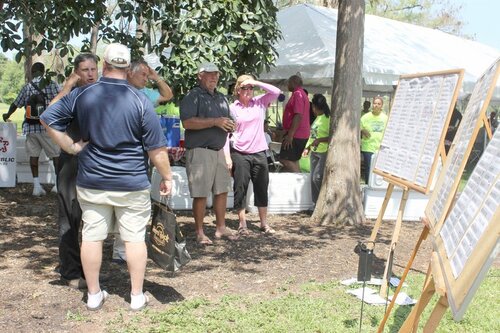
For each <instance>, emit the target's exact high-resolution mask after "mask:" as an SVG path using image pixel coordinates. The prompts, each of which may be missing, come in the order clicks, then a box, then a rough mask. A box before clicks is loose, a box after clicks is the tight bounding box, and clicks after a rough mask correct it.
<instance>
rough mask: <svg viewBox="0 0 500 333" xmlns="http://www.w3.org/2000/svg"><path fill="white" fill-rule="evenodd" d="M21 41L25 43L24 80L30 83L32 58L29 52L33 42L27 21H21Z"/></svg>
mask: <svg viewBox="0 0 500 333" xmlns="http://www.w3.org/2000/svg"><path fill="white" fill-rule="evenodd" d="M23 40H24V41H26V50H25V55H26V60H25V61H24V80H25V81H26V82H29V81H31V79H32V77H31V66H32V65H33V56H32V54H31V53H32V52H31V42H32V41H33V36H32V35H31V33H30V28H29V23H28V22H27V20H24V21H23Z"/></svg>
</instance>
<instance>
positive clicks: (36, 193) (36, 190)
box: [33, 186, 47, 197]
mask: <svg viewBox="0 0 500 333" xmlns="http://www.w3.org/2000/svg"><path fill="white" fill-rule="evenodd" d="M45 194H47V192H45V190H44V189H43V188H42V187H38V186H35V187H34V188H33V196H35V197H40V196H42V195H45Z"/></svg>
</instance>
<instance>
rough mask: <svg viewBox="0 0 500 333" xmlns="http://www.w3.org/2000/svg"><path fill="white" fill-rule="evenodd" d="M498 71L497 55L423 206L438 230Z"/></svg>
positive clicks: (480, 81)
mask: <svg viewBox="0 0 500 333" xmlns="http://www.w3.org/2000/svg"><path fill="white" fill-rule="evenodd" d="M499 73H500V59H498V60H497V61H496V62H495V63H494V64H492V65H491V66H490V68H488V69H487V70H486V72H485V73H484V74H483V76H482V77H481V78H480V79H479V80H478V81H477V83H476V85H475V87H474V90H473V92H472V95H471V97H470V100H469V103H468V104H467V108H466V109H465V112H464V115H463V118H462V121H461V123H460V127H459V128H458V130H457V133H456V135H455V138H454V140H453V143H452V145H451V148H450V151H449V155H448V158H447V159H446V162H445V165H444V167H443V172H442V174H441V175H440V177H439V179H438V181H437V184H436V187H435V189H434V191H433V195H432V196H431V199H430V200H429V205H427V207H426V209H425V215H426V216H427V218H428V220H429V222H430V225H431V228H432V229H436V230H437V231H439V230H440V225H441V224H442V223H443V221H444V219H445V218H446V214H447V212H448V210H449V208H450V206H451V203H452V201H453V199H454V198H455V193H456V191H457V188H458V185H459V183H460V179H461V177H462V173H463V170H464V168H465V165H466V163H467V159H468V157H469V154H470V152H471V150H472V146H473V145H474V141H475V139H476V137H477V135H478V132H479V129H480V128H481V126H482V124H483V121H484V119H486V109H487V108H488V105H489V101H490V99H491V96H492V94H493V91H494V88H495V86H496V82H497V80H498V76H499Z"/></svg>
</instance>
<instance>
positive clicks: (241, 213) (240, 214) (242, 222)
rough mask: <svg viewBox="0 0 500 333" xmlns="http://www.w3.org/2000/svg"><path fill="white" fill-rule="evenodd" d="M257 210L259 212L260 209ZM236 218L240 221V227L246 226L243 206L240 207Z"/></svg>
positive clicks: (244, 227)
mask: <svg viewBox="0 0 500 333" xmlns="http://www.w3.org/2000/svg"><path fill="white" fill-rule="evenodd" d="M259 212H260V210H259ZM238 219H239V221H240V228H241V229H246V228H247V218H246V214H245V208H243V209H240V210H239V211H238Z"/></svg>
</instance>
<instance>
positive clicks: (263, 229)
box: [259, 225, 276, 235]
mask: <svg viewBox="0 0 500 333" xmlns="http://www.w3.org/2000/svg"><path fill="white" fill-rule="evenodd" d="M259 230H260V231H261V232H263V233H264V234H266V235H271V234H274V233H276V230H274V229H273V228H271V227H270V226H268V225H266V226H264V227H260V228H259Z"/></svg>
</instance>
